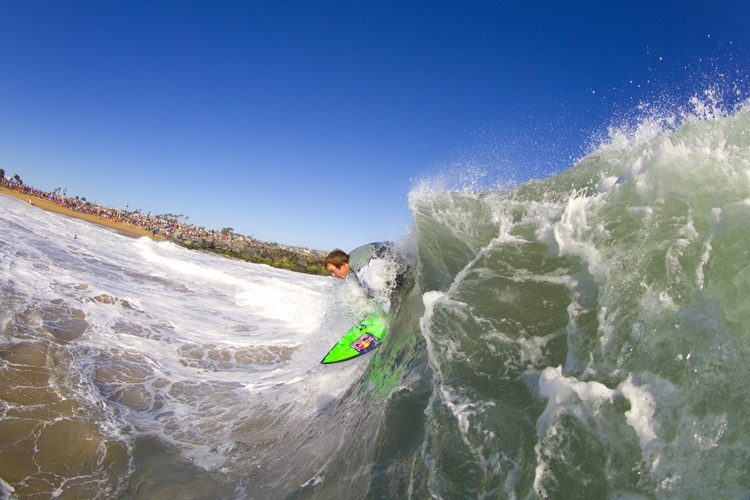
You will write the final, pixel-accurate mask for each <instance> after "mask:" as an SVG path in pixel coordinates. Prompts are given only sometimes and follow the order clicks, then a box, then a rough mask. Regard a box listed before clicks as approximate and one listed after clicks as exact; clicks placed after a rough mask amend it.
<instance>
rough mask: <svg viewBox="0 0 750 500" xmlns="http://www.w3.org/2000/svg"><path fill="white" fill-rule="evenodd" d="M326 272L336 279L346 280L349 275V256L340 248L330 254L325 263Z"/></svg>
mask: <svg viewBox="0 0 750 500" xmlns="http://www.w3.org/2000/svg"><path fill="white" fill-rule="evenodd" d="M325 266H326V271H328V272H329V273H331V276H333V277H334V278H340V279H344V278H346V275H347V274H349V254H347V253H346V252H344V251H343V250H339V249H338V248H337V249H336V250H334V251H333V252H331V253H329V254H328V257H326V261H325Z"/></svg>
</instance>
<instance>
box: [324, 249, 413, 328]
mask: <svg viewBox="0 0 750 500" xmlns="http://www.w3.org/2000/svg"><path fill="white" fill-rule="evenodd" d="M404 267H405V266H404V265H403V263H402V262H400V259H398V258H396V256H395V254H394V252H393V245H392V244H391V243H370V244H368V245H363V246H361V247H358V248H356V249H355V250H352V252H351V254H347V253H346V252H344V251H343V250H341V249H338V248H337V249H336V250H334V251H332V252H331V253H329V254H328V256H327V257H326V259H325V268H326V270H327V271H328V272H329V273H331V276H333V277H334V278H339V279H347V278H349V277H354V278H356V280H357V282H358V283H359V284H360V286H361V287H362V288H363V289H364V291H365V292H366V293H367V294H369V295H371V296H372V297H374V298H375V299H376V300H377V301H378V302H379V303H380V305H381V306H383V309H384V310H385V311H386V312H387V313H390V312H391V297H392V295H393V292H394V291H395V290H396V288H398V285H400V283H401V281H402V279H403V275H404V273H405V269H404Z"/></svg>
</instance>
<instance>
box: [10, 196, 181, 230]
mask: <svg viewBox="0 0 750 500" xmlns="http://www.w3.org/2000/svg"><path fill="white" fill-rule="evenodd" d="M0 194H4V195H6V196H11V197H13V198H16V199H18V200H21V201H22V202H24V203H29V200H31V206H34V207H37V208H40V209H42V210H46V211H47V212H54V213H57V214H61V215H67V216H68V217H73V218H74V219H80V220H83V221H86V222H90V223H92V224H98V225H100V226H105V227H108V228H110V229H115V230H117V231H121V232H123V233H128V234H129V235H133V236H137V237H140V236H147V237H149V238H151V239H153V240H158V241H166V239H167V238H165V237H164V236H162V235H160V234H152V233H151V232H150V231H146V230H145V229H142V228H140V227H137V226H134V225H132V224H129V223H127V222H116V221H112V220H109V219H105V218H104V217H100V216H98V215H92V214H86V213H83V212H77V211H75V210H73V209H70V208H67V207H63V206H62V205H59V204H57V203H55V202H53V201H50V200H45V199H44V198H39V197H37V196H33V195H30V194H25V193H20V192H18V191H16V190H14V189H9V188H7V187H5V186H2V185H0Z"/></svg>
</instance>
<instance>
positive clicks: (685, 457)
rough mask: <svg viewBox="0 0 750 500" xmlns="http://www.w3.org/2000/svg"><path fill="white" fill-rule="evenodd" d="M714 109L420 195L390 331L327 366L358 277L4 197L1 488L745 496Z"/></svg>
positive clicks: (0, 235)
mask: <svg viewBox="0 0 750 500" xmlns="http://www.w3.org/2000/svg"><path fill="white" fill-rule="evenodd" d="M694 104H695V107H694V111H693V114H692V115H690V116H684V117H681V119H680V120H677V122H679V123H681V125H679V126H677V125H675V123H676V121H675V120H672V119H664V117H661V118H660V117H658V116H651V117H649V118H648V119H644V120H642V121H641V122H640V123H639V124H637V126H634V127H633V128H629V129H620V130H614V129H613V130H612V133H611V137H610V138H609V139H608V140H607V141H606V143H605V144H603V145H602V146H601V147H600V148H599V149H597V150H596V151H595V152H594V153H592V154H591V155H589V156H588V157H586V158H585V159H584V160H583V161H581V162H580V163H579V164H578V165H576V166H575V167H573V168H572V169H570V170H568V171H566V172H564V173H563V174H560V175H557V176H552V177H548V178H545V179H541V180H536V181H531V182H528V183H525V184H523V185H520V186H518V187H516V188H513V189H511V190H487V191H482V192H467V191H462V190H445V189H435V188H434V187H428V186H423V187H421V188H417V189H415V190H414V191H413V192H412V194H411V199H410V203H411V207H412V210H413V212H414V217H415V223H414V226H413V228H412V230H411V234H410V236H409V237H408V238H406V239H405V240H404V241H402V242H401V243H400V244H401V246H402V247H403V248H404V249H406V253H407V254H408V255H412V257H409V263H410V266H411V271H410V274H409V276H408V278H407V279H406V280H405V282H404V284H403V286H402V288H401V289H400V290H399V291H398V293H397V300H395V312H394V314H393V315H392V317H391V319H390V334H389V336H388V337H387V339H386V340H385V342H384V343H383V345H382V346H381V347H380V348H379V349H378V350H376V351H374V352H373V353H370V354H368V355H366V356H365V357H363V358H360V359H356V360H354V361H351V362H346V363H341V364H337V365H331V366H323V365H320V364H319V361H320V359H322V357H323V356H324V355H325V354H326V352H327V351H328V350H329V349H330V347H331V346H332V345H333V343H334V342H335V341H336V340H337V339H338V338H339V337H340V336H341V335H342V334H343V333H344V331H345V330H346V329H347V328H348V327H349V326H351V324H352V323H354V322H355V321H356V320H357V319H358V318H359V317H360V316H362V315H363V314H364V313H365V312H367V311H369V310H371V309H372V308H373V307H375V306H374V304H373V302H372V301H370V300H368V299H367V298H366V297H365V296H364V295H363V294H362V292H361V291H360V290H359V289H358V288H357V287H356V285H353V284H352V283H345V282H340V281H338V280H333V279H330V278H324V277H314V276H307V275H302V274H294V273H290V272H287V271H280V270H274V269H271V268H269V267H265V266H260V265H253V264H247V263H244V262H240V261H235V260H231V259H227V258H223V257H220V256H216V255H212V254H205V253H199V252H194V251H188V250H185V249H182V248H179V247H176V246H174V245H172V244H170V243H165V242H159V243H157V242H154V241H152V240H149V239H133V238H131V237H128V236H125V235H122V234H119V233H117V232H114V231H111V230H108V229H106V228H102V227H97V226H92V225H88V224H86V223H83V222H81V221H77V220H74V219H69V218H66V217H63V216H59V215H55V214H50V213H46V212H43V211H41V210H39V209H37V208H35V207H32V206H29V205H28V204H25V203H23V202H20V201H18V200H15V199H12V198H9V197H0V263H1V265H2V280H1V281H0V290H1V292H2V307H1V308H0V328H2V332H3V336H2V344H0V359H1V360H2V363H1V364H0V398H1V400H2V401H0V405H1V406H0V408H2V414H1V420H0V477H2V480H3V483H2V486H1V488H2V491H3V494H4V495H5V496H6V497H9V498H50V497H57V498H143V499H146V498H181V499H185V498H196V499H198V498H201V499H202V498H238V499H245V498H248V499H250V498H252V499H254V498H259V499H265V498H280V499H284V498H289V499H292V498H294V499H297V498H300V499H301V498H320V499H330V498H417V499H421V498H444V499H458V498H461V499H462V498H493V499H494V498H512V499H531V498H559V499H567V498H576V499H578V498H592V499H593V498H611V499H619V498H628V499H641V498H643V499H646V498H660V499H662V498H664V499H672V498H674V499H685V498H696V499H706V498H737V499H745V498H748V497H750V472H749V471H748V467H749V465H748V464H750V460H749V459H748V457H749V456H750V438H749V437H748V436H750V412H748V411H747V401H750V389H748V388H747V385H746V384H745V383H744V382H745V381H746V380H748V379H750V364H749V363H748V362H747V359H748V357H749V356H750V334H749V332H750V330H749V329H748V326H747V325H748V324H750V299H749V297H750V112H748V108H747V107H745V108H744V109H740V110H739V111H735V112H733V113H729V114H724V113H722V112H720V111H719V110H716V109H706V108H705V107H704V108H701V107H700V106H698V104H700V103H697V102H696V103H694ZM74 235H77V237H76V238H74Z"/></svg>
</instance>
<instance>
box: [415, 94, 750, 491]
mask: <svg viewBox="0 0 750 500" xmlns="http://www.w3.org/2000/svg"><path fill="white" fill-rule="evenodd" d="M696 104H697V103H696ZM748 111H750V109H747V107H746V108H745V109H744V110H740V111H737V112H735V113H733V114H731V115H727V116H725V115H721V114H720V113H718V112H716V111H715V110H709V109H708V108H707V107H705V108H703V109H702V112H701V113H700V118H696V117H695V115H693V117H692V118H686V119H684V120H683V121H684V123H683V124H682V125H681V126H679V127H676V129H675V130H670V127H669V126H667V125H668V123H667V122H670V123H672V122H673V120H663V119H657V118H651V119H649V120H644V121H643V122H641V123H640V125H639V126H637V127H634V128H632V129H631V130H628V131H625V130H621V131H618V132H616V133H615V132H613V134H612V140H610V141H609V143H608V144H607V145H604V146H602V147H601V148H599V149H598V150H597V151H596V152H594V153H593V154H591V155H589V156H588V157H586V158H585V159H584V160H583V161H581V162H580V163H579V164H578V165H576V166H575V167H574V168H572V169H570V170H569V171H567V172H565V173H563V174H561V175H557V176H553V177H549V178H545V179H542V180H534V181H531V182H528V183H525V184H523V185H520V186H518V187H516V188H514V189H511V190H506V191H486V192H481V193H465V192H458V191H436V192H427V193H421V192H415V193H414V194H413V198H412V206H413V209H414V215H415V219H416V232H417V233H418V241H419V245H418V258H419V268H420V276H419V284H420V287H421V289H422V290H423V292H424V297H425V304H426V305H427V310H426V312H425V314H424V316H423V318H422V320H421V323H422V333H423V335H424V337H425V339H426V344H427V349H428V354H429V364H430V366H431V367H432V370H433V372H434V390H433V393H432V395H431V396H430V399H429V404H428V406H427V408H426V415H427V421H426V431H425V441H424V446H423V448H422V458H423V460H424V463H425V464H427V470H426V474H427V476H428V479H427V486H426V488H425V491H426V492H429V494H431V495H434V496H435V497H439V498H469V497H472V498H536V497H542V498H547V497H548V498H747V497H748V495H750V479H748V476H747V473H746V469H745V468H746V463H747V460H746V459H744V458H743V457H747V456H748V454H749V453H750V439H748V437H747V436H748V435H750V417H749V416H748V412H747V409H746V401H748V397H749V396H750V389H748V386H746V385H745V384H744V383H743V382H742V381H743V380H747V379H748V377H750V364H748V363H747V359H748V356H750V333H749V332H750V330H749V329H748V325H749V324H750V299H749V297H750V259H748V257H749V256H750V113H748Z"/></svg>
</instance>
